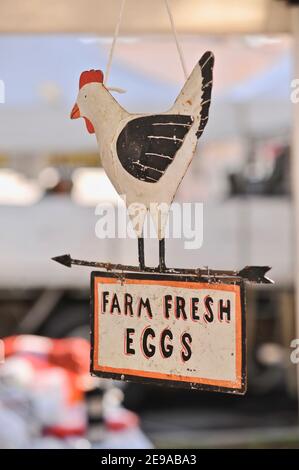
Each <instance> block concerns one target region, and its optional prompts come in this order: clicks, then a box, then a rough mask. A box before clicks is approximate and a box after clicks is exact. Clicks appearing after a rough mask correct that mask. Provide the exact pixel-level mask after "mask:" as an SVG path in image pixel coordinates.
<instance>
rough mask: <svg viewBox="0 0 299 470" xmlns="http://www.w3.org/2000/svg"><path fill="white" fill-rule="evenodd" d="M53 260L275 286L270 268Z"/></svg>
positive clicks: (67, 256) (69, 257) (62, 262)
mask: <svg viewBox="0 0 299 470" xmlns="http://www.w3.org/2000/svg"><path fill="white" fill-rule="evenodd" d="M52 260H53V261H56V262H57V263H59V264H62V265H63V266H66V267H68V268H71V267H72V266H73V265H76V266H88V267H92V268H101V269H106V270H107V271H119V272H120V274H121V273H124V272H127V271H128V272H138V273H139V272H140V273H141V272H145V273H152V274H161V273H163V274H174V275H176V276H177V275H186V274H187V275H188V276H196V277H198V278H202V279H208V280H209V281H221V280H226V281H234V280H238V279H243V280H245V281H248V282H253V283H256V284H274V281H273V280H272V279H270V278H268V277H267V276H266V275H265V274H266V273H267V272H268V271H270V269H271V267H270V266H245V267H244V268H243V269H241V270H240V271H232V270H223V269H210V268H207V267H205V268H195V269H188V268H165V269H163V271H162V270H160V269H159V267H156V268H154V267H145V268H144V269H142V270H141V269H140V268H139V267H138V266H131V265H125V264H113V263H107V262H106V263H105V262H99V261H85V260H79V259H73V258H72V257H71V255H61V256H55V257H53V258H52Z"/></svg>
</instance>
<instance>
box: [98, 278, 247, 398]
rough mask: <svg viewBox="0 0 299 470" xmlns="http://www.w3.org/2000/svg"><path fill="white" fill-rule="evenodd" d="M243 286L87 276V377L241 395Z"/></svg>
mask: <svg viewBox="0 0 299 470" xmlns="http://www.w3.org/2000/svg"><path fill="white" fill-rule="evenodd" d="M244 305H245V301H244V286H243V282H241V281H238V282H234V283H225V282H223V281H221V282H209V283H208V282H201V281H199V280H197V278H196V277H186V276H178V275H172V274H171V275H169V274H161V275H160V274H141V273H140V274H139V273H123V274H122V275H120V274H119V273H111V272H110V273H108V272H98V271H95V272H93V273H92V274H91V309H92V310H91V348H92V349H91V372H92V373H93V374H95V375H97V376H100V377H107V378H113V379H120V380H132V381H139V382H151V383H158V384H163V385H165V386H179V387H188V388H191V389H199V390H210V391H219V392H230V393H235V394H244V393H245V392H246V354H245V342H246V337H245V309H244Z"/></svg>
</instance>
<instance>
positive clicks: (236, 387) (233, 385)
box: [91, 271, 246, 393]
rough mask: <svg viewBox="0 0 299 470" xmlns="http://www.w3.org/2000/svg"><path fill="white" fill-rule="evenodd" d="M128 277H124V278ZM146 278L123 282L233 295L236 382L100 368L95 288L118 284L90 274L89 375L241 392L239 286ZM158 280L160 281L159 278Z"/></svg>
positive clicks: (243, 387) (114, 279) (109, 276)
mask: <svg viewBox="0 0 299 470" xmlns="http://www.w3.org/2000/svg"><path fill="white" fill-rule="evenodd" d="M127 276H128V277H127ZM153 277H154V276H152V278H151V279H149V278H148V275H142V274H135V273H134V274H132V273H130V274H125V282H126V283H127V284H144V285H153V284H154V285H157V284H158V285H163V286H170V287H183V288H185V289H196V288H198V286H199V285H200V286H201V287H203V288H204V289H211V290H224V291H229V292H234V293H235V294H236V296H237V298H236V350H235V360H236V380H235V381H230V380H213V379H206V378H202V377H186V376H182V375H174V374H166V373H160V372H151V371H141V370H138V369H125V368H116V367H110V366H102V365H100V364H99V363H98V353H99V335H98V332H99V326H100V324H99V318H100V315H99V302H98V285H99V284H101V283H103V282H105V283H106V284H107V283H108V284H117V283H119V282H120V280H119V276H117V275H115V274H113V273H106V272H104V273H102V272H97V271H95V272H93V273H92V276H91V280H92V282H91V284H92V297H94V302H92V312H91V314H92V320H93V321H92V323H93V325H92V326H93V328H92V330H93V331H92V353H91V359H92V364H91V372H92V373H95V374H97V373H103V374H105V375H106V376H108V375H109V374H112V375H117V376H123V375H125V376H129V377H128V378H130V379H134V377H137V378H140V379H142V378H144V379H152V380H158V381H160V382H161V381H171V382H183V383H187V384H197V385H202V386H205V387H209V386H210V387H213V388H217V389H219V391H227V390H225V389H230V391H232V392H235V393H236V392H237V391H238V392H239V393H245V391H246V384H245V378H244V376H245V367H244V366H245V363H244V361H245V358H244V357H243V356H244V353H245V351H244V349H245V348H244V347H243V346H245V341H243V338H244V334H243V336H242V333H244V332H243V329H244V328H245V322H244V318H243V316H242V311H243V309H242V294H243V295H244V293H243V292H242V283H240V282H238V283H235V284H229V283H221V284H216V283H206V282H200V281H194V278H193V279H192V280H189V279H188V280H186V279H184V280H178V278H177V276H167V275H164V276H163V275H162V276H161V275H159V276H155V279H153ZM161 277H162V278H163V279H161Z"/></svg>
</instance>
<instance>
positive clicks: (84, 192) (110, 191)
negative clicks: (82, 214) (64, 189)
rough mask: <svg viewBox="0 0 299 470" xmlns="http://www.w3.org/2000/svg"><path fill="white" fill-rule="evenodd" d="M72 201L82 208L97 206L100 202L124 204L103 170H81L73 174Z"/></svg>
mask: <svg viewBox="0 0 299 470" xmlns="http://www.w3.org/2000/svg"><path fill="white" fill-rule="evenodd" d="M73 183H74V186H73V190H72V199H73V200H74V201H75V202H76V203H77V204H79V205H82V206H95V205H97V204H98V203H99V202H108V203H112V204H115V205H116V204H117V203H122V200H121V198H120V197H119V196H118V194H117V192H116V190H115V189H114V187H113V185H112V184H111V182H110V180H109V179H108V177H107V175H106V173H105V171H104V170H103V169H102V168H79V169H77V170H75V172H74V174H73Z"/></svg>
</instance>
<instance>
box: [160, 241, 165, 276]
mask: <svg viewBox="0 0 299 470" xmlns="http://www.w3.org/2000/svg"><path fill="white" fill-rule="evenodd" d="M159 269H160V271H165V269H166V265H165V238H162V240H159Z"/></svg>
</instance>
